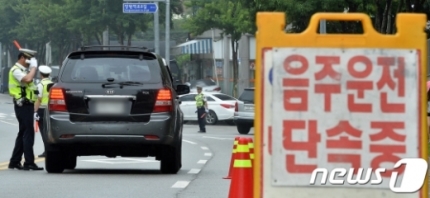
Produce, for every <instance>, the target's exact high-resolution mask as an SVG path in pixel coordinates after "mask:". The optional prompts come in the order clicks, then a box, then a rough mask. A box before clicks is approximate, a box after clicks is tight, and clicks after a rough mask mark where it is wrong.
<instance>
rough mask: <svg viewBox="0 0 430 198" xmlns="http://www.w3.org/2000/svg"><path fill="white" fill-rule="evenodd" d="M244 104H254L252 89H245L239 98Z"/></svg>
mask: <svg viewBox="0 0 430 198" xmlns="http://www.w3.org/2000/svg"><path fill="white" fill-rule="evenodd" d="M239 100H240V101H243V102H244V103H245V104H254V89H245V90H244V91H243V93H242V95H240V97H239Z"/></svg>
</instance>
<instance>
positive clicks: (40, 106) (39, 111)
mask: <svg viewBox="0 0 430 198" xmlns="http://www.w3.org/2000/svg"><path fill="white" fill-rule="evenodd" d="M51 72H52V69H51V68H50V67H48V66H45V65H41V66H39V73H40V76H42V79H41V80H40V82H39V84H37V91H38V92H39V94H38V95H37V96H38V98H37V100H36V102H35V103H34V120H36V121H38V123H39V131H40V135H42V140H43V136H44V134H43V133H44V130H43V129H44V125H43V118H44V115H45V109H46V108H47V107H48V101H49V90H48V85H49V84H52V81H51V79H50V78H49V75H50V74H51ZM39 157H45V152H43V153H42V154H41V155H39Z"/></svg>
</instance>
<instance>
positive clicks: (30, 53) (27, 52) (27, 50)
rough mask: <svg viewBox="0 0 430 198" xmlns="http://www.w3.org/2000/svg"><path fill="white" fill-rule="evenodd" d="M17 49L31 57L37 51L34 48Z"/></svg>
mask: <svg viewBox="0 0 430 198" xmlns="http://www.w3.org/2000/svg"><path fill="white" fill-rule="evenodd" d="M19 51H20V52H21V53H23V54H24V55H25V56H27V57H29V58H33V57H34V56H35V55H36V53H37V52H36V51H34V50H30V49H24V48H21V49H19Z"/></svg>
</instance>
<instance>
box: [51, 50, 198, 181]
mask: <svg viewBox="0 0 430 198" xmlns="http://www.w3.org/2000/svg"><path fill="white" fill-rule="evenodd" d="M187 93H189V87H188V86H186V85H181V84H179V85H177V86H176V87H174V86H173V78H172V75H171V73H170V71H169V68H168V67H166V66H165V65H164V64H163V61H162V57H160V56H159V55H157V54H155V53H151V52H149V51H148V50H146V49H144V48H133V47H123V46H119V47H113V46H88V47H82V48H81V49H80V50H79V51H75V52H72V53H70V54H69V55H68V56H67V58H66V60H65V61H64V62H63V66H62V67H61V69H60V72H59V75H58V79H57V81H56V83H55V84H54V85H53V86H52V87H51V88H50V96H49V105H48V108H47V110H46V113H45V117H44V118H45V123H44V124H45V126H46V127H45V133H44V134H45V135H44V137H43V138H44V140H45V141H44V142H45V150H46V159H45V166H46V167H45V168H46V170H47V172H48V173H61V172H63V171H64V170H65V169H74V168H75V167H76V158H77V156H90V155H102V156H107V157H117V156H123V157H149V156H153V157H156V159H157V160H159V161H161V163H160V164H161V166H160V169H161V172H162V173H170V174H176V173H177V172H178V171H179V170H180V168H181V166H182V164H181V148H182V128H183V126H182V123H183V113H182V111H181V110H180V108H179V100H178V95H181V94H187Z"/></svg>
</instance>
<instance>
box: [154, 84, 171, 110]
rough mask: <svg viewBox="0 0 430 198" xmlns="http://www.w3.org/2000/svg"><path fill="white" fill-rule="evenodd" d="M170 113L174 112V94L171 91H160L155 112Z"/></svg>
mask: <svg viewBox="0 0 430 198" xmlns="http://www.w3.org/2000/svg"><path fill="white" fill-rule="evenodd" d="M169 111H172V92H171V91H170V89H161V90H160V91H158V95H157V100H156V101H155V106H154V111H153V112H154V113H159V112H169Z"/></svg>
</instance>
